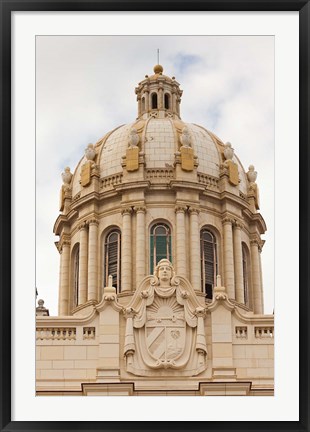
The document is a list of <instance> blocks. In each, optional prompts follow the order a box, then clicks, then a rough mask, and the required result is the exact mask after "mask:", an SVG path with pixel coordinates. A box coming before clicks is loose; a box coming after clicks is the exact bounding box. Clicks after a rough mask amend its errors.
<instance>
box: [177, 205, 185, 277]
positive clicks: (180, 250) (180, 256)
mask: <svg viewBox="0 0 310 432" xmlns="http://www.w3.org/2000/svg"><path fill="white" fill-rule="evenodd" d="M185 210H186V207H183V206H177V207H176V209H175V212H176V224H175V229H176V273H177V275H178V276H185V277H186V243H185Z"/></svg>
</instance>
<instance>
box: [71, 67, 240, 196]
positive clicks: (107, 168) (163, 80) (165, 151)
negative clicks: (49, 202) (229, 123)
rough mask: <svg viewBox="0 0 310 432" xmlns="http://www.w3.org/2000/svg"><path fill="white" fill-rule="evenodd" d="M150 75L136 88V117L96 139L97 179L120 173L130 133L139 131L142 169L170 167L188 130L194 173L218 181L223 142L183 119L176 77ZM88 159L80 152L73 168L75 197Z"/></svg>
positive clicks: (159, 69)
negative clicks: (83, 167)
mask: <svg viewBox="0 0 310 432" xmlns="http://www.w3.org/2000/svg"><path fill="white" fill-rule="evenodd" d="M154 73H155V75H152V76H150V77H149V76H148V75H146V76H145V79H144V80H143V81H141V82H140V83H139V84H138V87H137V88H136V89H135V91H136V94H137V101H138V118H137V120H136V121H135V122H132V123H129V124H126V125H122V126H119V127H117V128H116V129H114V130H113V131H111V132H109V133H107V134H106V135H105V136H104V137H103V138H102V139H100V140H99V141H98V142H97V143H96V145H95V147H96V154H97V157H96V164H97V165H98V168H99V174H100V178H106V177H109V176H114V175H117V174H122V172H123V166H124V165H123V162H124V157H125V155H126V151H127V150H128V147H129V136H130V133H132V131H134V133H135V134H137V135H138V136H137V137H136V139H138V141H139V152H140V153H141V154H143V155H144V168H145V169H153V168H167V167H173V166H174V164H175V160H176V153H177V152H179V150H180V145H181V144H180V139H181V138H180V137H181V134H182V131H183V130H184V128H186V129H187V133H188V134H189V140H190V147H191V148H192V149H193V154H194V156H195V158H196V159H195V160H196V166H197V172H198V173H200V174H203V175H206V176H211V177H213V178H216V179H219V177H220V168H221V165H222V164H223V162H224V160H225V158H224V157H223V152H224V149H225V144H224V143H223V142H222V141H221V140H220V139H219V138H218V137H217V136H216V135H215V134H213V133H212V132H210V131H208V130H207V129H205V128H204V127H202V126H199V125H196V124H190V123H186V122H184V121H182V120H181V118H180V102H181V96H182V93H183V92H182V90H181V89H180V88H179V83H178V82H177V81H176V80H175V78H174V77H173V78H169V77H167V76H166V75H163V67H162V66H161V65H156V66H155V67H154ZM154 94H155V95H156V97H155V99H153V97H154ZM138 137H139V138H138ZM86 161H87V159H86V157H85V156H84V157H83V158H82V159H81V161H80V162H79V164H78V166H77V168H76V170H75V173H74V176H73V182H72V194H73V196H74V195H75V194H77V193H78V192H79V191H80V190H81V185H80V178H81V176H80V174H81V167H82V165H83V164H84V163H85V162H86ZM232 161H233V162H235V164H237V166H238V173H239V190H240V191H241V192H242V193H244V194H246V193H247V176H246V173H245V171H244V168H243V167H242V165H241V163H240V161H239V159H238V158H237V157H236V156H235V155H233V157H232Z"/></svg>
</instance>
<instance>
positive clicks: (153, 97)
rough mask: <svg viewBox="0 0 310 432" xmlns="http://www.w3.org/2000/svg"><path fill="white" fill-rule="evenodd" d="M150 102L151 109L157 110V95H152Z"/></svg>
mask: <svg viewBox="0 0 310 432" xmlns="http://www.w3.org/2000/svg"><path fill="white" fill-rule="evenodd" d="M151 100H152V109H157V93H152V95H151Z"/></svg>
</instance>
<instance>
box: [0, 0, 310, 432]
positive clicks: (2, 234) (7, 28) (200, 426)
mask: <svg viewBox="0 0 310 432" xmlns="http://www.w3.org/2000/svg"><path fill="white" fill-rule="evenodd" d="M115 10H119V11H140V10H153V11H176V10H179V11H267V12H268V11H299V26H300V27H299V36H300V39H299V71H300V72H299V79H300V81H299V83H300V89H299V98H300V99H299V100H300V102H299V108H300V111H299V131H300V135H299V152H300V153H299V154H300V159H299V164H300V165H299V181H300V189H299V197H300V207H299V210H300V221H299V222H300V226H299V241H300V243H299V245H300V246H299V251H300V260H299V274H300V284H299V294H300V304H299V317H300V320H299V325H300V339H299V346H300V353H299V359H300V361H299V421H295V422H293V421H292V422H284V421H275V422H266V421H262V422H259V421H253V422H225V421H218V422H190V423H189V424H188V423H187V422H182V423H181V422H173V423H171V422H169V423H168V422H162V421H158V422H152V424H148V425H145V424H144V422H122V421H115V422H97V421H95V422H74V421H70V422H61V421H55V422H41V421H38V422H35V421H33V422H26V421H25V422H23V421H11V398H12V393H11V329H10V326H11V290H10V287H11V235H12V233H11V229H10V228H11V217H12V213H11V188H10V185H9V179H10V178H11V165H10V161H11V145H10V143H11V13H12V12H14V11H45V12H46V11H60V12H61V11H115ZM0 14H1V16H0V19H1V24H0V27H1V93H0V94H1V95H2V96H1V117H0V118H1V120H0V121H1V123H0V130H1V145H0V161H1V180H0V194H1V195H0V206H1V207H0V214H1V225H0V242H1V248H0V258H1V259H0V266H1V267H0V274H1V290H0V309H1V332H0V350H1V359H0V362H1V363H0V374H1V375H0V377H1V382H0V384H1V385H0V405H1V408H0V422H1V423H0V425H1V431H26V430H29V431H38V430H42V431H52V430H57V431H65V430H76V431H78V430H87V431H97V430H104V431H109V430H126V431H130V430H143V429H145V428H146V427H147V428H148V429H149V430H162V431H164V430H170V429H172V428H176V429H178V430H208V431H212V430H216V431H231V430H250V431H268V430H292V431H310V427H309V312H308V311H309V310H310V305H309V288H310V287H309V270H308V266H309V264H310V263H309V171H310V164H309V149H308V147H309V124H310V119H309V109H308V106H309V95H310V91H309V90H310V89H309V73H310V69H309V58H310V57H309V51H310V45H309V23H310V5H309V1H302V0H270V1H269V0H238V1H235V0H231V1H230V0H202V1H198V0H194V1H192V2H188V1H186V2H185V1H184V0H178V1H176V0H167V1H163V0H156V1H154V0H149V1H143V0H135V1H124V0H123V1H119V0H106V1H105V0H97V1H85V0H81V1H80V0H72V1H57V0H55V1H48V0H32V1H31V0H24V1H23V0H20V1H14V0H0ZM288 349H289V347H288ZM288 373H289V371H288ZM206 404H207V400H206Z"/></svg>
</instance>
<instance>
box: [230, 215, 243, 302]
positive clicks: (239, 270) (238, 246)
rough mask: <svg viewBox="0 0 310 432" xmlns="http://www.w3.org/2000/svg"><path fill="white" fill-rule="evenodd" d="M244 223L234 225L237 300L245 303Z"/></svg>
mask: <svg viewBox="0 0 310 432" xmlns="http://www.w3.org/2000/svg"><path fill="white" fill-rule="evenodd" d="M241 228H242V225H241V224H240V223H239V222H236V223H235V225H234V231H233V234H234V263H235V291H236V300H237V302H239V303H244V286H243V265H242V243H241Z"/></svg>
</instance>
